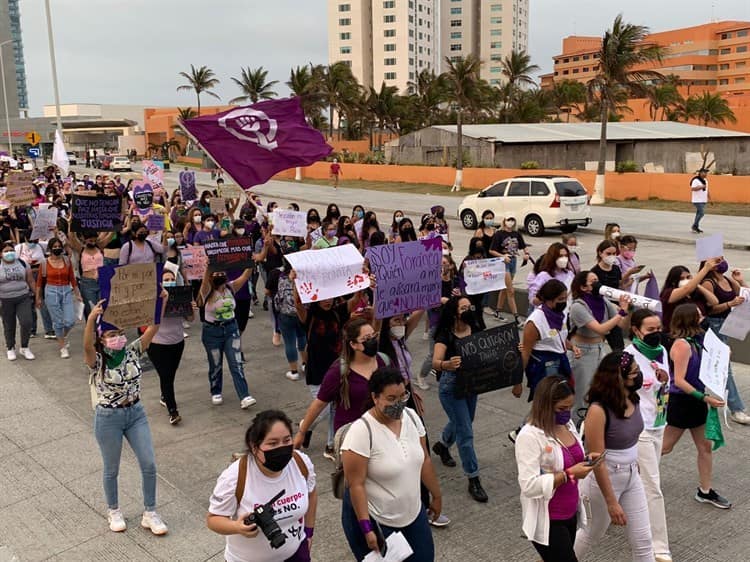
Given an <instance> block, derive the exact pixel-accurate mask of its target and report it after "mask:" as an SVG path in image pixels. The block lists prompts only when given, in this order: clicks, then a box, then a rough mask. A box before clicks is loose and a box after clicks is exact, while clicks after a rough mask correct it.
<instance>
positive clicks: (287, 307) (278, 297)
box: [273, 274, 297, 317]
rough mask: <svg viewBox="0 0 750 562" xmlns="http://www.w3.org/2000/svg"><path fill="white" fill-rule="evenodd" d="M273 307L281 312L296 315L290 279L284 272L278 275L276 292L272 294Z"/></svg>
mask: <svg viewBox="0 0 750 562" xmlns="http://www.w3.org/2000/svg"><path fill="white" fill-rule="evenodd" d="M273 307H274V308H275V309H276V310H278V311H279V312H280V313H281V314H286V315H287V316H295V317H296V316H297V307H296V306H295V304H294V288H293V287H292V281H291V280H290V279H289V277H288V276H286V275H284V274H281V275H279V283H278V287H277V289H276V294H275V295H274V296H273Z"/></svg>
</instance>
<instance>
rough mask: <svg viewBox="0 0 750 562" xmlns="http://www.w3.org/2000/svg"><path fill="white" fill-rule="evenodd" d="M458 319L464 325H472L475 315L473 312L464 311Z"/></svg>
mask: <svg viewBox="0 0 750 562" xmlns="http://www.w3.org/2000/svg"><path fill="white" fill-rule="evenodd" d="M458 317H459V318H460V319H461V322H463V323H464V324H471V323H472V322H473V321H474V313H473V312H472V311H471V310H464V311H463V312H462V313H461V314H460V315H459V316H458Z"/></svg>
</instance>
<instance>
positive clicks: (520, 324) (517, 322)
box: [514, 314, 526, 328]
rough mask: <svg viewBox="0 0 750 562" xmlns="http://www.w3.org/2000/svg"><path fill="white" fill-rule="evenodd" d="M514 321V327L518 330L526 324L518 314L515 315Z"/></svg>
mask: <svg viewBox="0 0 750 562" xmlns="http://www.w3.org/2000/svg"><path fill="white" fill-rule="evenodd" d="M514 320H515V322H516V326H518V327H519V328H523V325H524V324H526V320H524V319H523V318H521V317H520V316H519V315H518V314H516V315H515V317H514Z"/></svg>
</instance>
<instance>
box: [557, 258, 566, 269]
mask: <svg viewBox="0 0 750 562" xmlns="http://www.w3.org/2000/svg"><path fill="white" fill-rule="evenodd" d="M555 265H556V266H557V269H565V268H567V267H568V258H566V257H561V258H557V259H556V260H555Z"/></svg>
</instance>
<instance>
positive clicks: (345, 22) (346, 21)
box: [339, 18, 352, 26]
mask: <svg viewBox="0 0 750 562" xmlns="http://www.w3.org/2000/svg"><path fill="white" fill-rule="evenodd" d="M351 24H352V20H351V18H340V19H339V25H341V26H344V25H351Z"/></svg>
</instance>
